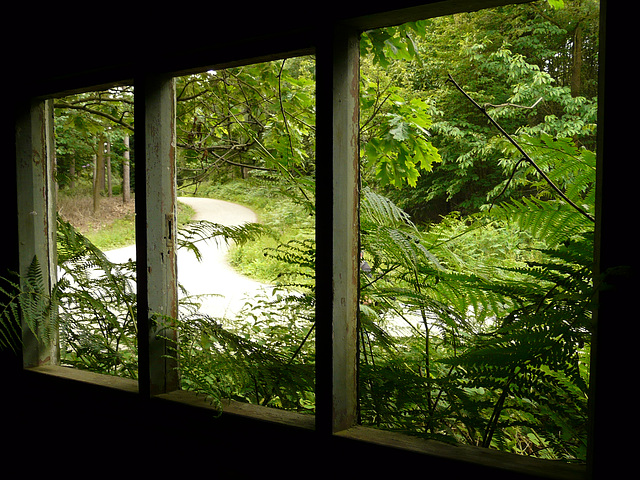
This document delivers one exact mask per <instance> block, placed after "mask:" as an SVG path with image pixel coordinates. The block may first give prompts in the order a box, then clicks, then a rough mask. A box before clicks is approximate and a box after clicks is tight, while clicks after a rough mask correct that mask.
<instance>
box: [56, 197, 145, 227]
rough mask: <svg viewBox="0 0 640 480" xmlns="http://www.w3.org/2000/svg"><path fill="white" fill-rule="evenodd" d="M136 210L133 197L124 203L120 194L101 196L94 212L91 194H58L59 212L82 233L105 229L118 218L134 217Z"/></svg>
mask: <svg viewBox="0 0 640 480" xmlns="http://www.w3.org/2000/svg"><path fill="white" fill-rule="evenodd" d="M134 212H135V202H134V200H133V198H132V199H131V200H129V201H128V202H127V203H123V201H122V197H120V196H117V197H110V198H109V197H101V198H100V202H99V206H98V210H97V211H96V212H94V211H93V198H92V197H90V196H83V195H77V196H76V195H74V196H65V195H59V196H58V213H59V214H60V216H61V217H62V218H63V219H65V220H66V221H67V222H69V223H70V224H71V225H73V226H74V227H76V228H77V229H78V231H79V232H80V233H82V234H87V233H89V232H91V231H95V230H100V229H103V228H105V227H108V226H109V225H111V224H113V223H114V222H115V221H117V220H121V219H124V218H133V215H134Z"/></svg>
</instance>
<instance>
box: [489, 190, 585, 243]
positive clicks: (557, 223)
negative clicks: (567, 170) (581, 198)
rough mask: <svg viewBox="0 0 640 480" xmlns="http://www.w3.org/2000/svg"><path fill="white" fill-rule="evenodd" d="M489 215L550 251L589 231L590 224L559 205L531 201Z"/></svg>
mask: <svg viewBox="0 0 640 480" xmlns="http://www.w3.org/2000/svg"><path fill="white" fill-rule="evenodd" d="M492 215H494V216H495V217H496V218H500V219H502V220H505V221H510V222H513V223H514V224H516V225H517V226H518V227H519V228H520V229H521V230H524V231H527V232H529V233H530V234H531V235H533V236H534V237H535V238H537V239H538V240H540V241H543V242H545V244H546V245H548V246H550V247H554V246H556V245H559V244H561V243H562V242H565V241H567V240H570V239H572V238H574V237H575V236H578V235H584V234H585V233H588V232H592V231H593V223H592V222H590V221H589V220H588V219H587V218H585V217H584V215H580V214H579V213H578V212H576V211H575V210H573V209H571V208H569V207H567V206H566V205H564V204H562V203H560V202H555V201H543V200H540V199H537V198H534V197H529V198H522V199H521V200H511V201H509V202H505V203H502V204H500V205H499V206H497V207H495V208H494V210H493V211H492Z"/></svg>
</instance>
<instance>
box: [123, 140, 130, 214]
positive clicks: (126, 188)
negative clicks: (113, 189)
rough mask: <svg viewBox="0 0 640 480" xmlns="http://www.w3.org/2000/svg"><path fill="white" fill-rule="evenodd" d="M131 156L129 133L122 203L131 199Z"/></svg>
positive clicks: (125, 153)
mask: <svg viewBox="0 0 640 480" xmlns="http://www.w3.org/2000/svg"><path fill="white" fill-rule="evenodd" d="M130 168H131V167H130V156H129V135H128V134H125V136H124V158H123V159H122V203H127V202H128V201H129V200H131V180H130V178H129V175H130Z"/></svg>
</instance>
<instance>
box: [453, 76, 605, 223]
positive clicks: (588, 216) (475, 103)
mask: <svg viewBox="0 0 640 480" xmlns="http://www.w3.org/2000/svg"><path fill="white" fill-rule="evenodd" d="M449 81H450V82H451V83H453V85H454V86H455V87H456V88H457V89H458V90H459V91H460V93H462V94H463V95H464V96H465V97H467V99H468V100H469V101H470V102H471V103H472V104H473V105H474V106H475V107H476V108H478V110H480V111H481V112H482V113H483V114H484V115H485V116H486V117H487V118H488V119H489V121H490V122H491V123H492V124H493V126H495V127H496V128H497V129H498V130H499V131H500V133H502V135H504V136H505V138H506V139H507V140H509V142H511V144H512V145H513V146H514V147H516V148H517V149H518V151H519V152H520V153H521V154H522V156H523V157H524V159H525V160H526V161H527V162H528V163H529V165H531V166H532V167H533V168H534V169H535V170H536V171H537V172H538V173H539V174H540V176H541V177H542V178H543V179H544V180H545V181H546V182H547V183H548V184H549V186H550V187H551V188H552V189H553V190H554V191H555V192H556V193H557V194H558V195H559V196H560V197H561V198H562V199H563V200H564V201H565V202H567V203H568V204H569V205H571V206H572V207H573V208H575V209H576V210H577V211H578V212H580V213H581V214H582V215H584V216H585V217H586V218H588V219H589V220H591V221H592V222H595V218H593V217H592V216H591V215H589V214H588V213H587V212H585V211H584V210H583V209H582V208H580V207H579V206H578V205H576V204H575V203H573V202H572V201H571V200H570V199H569V198H568V197H567V196H566V195H565V194H564V193H563V192H562V190H560V189H559V188H558V187H557V185H556V184H555V183H553V182H552V181H551V179H550V178H549V177H548V176H547V175H546V174H545V173H544V172H543V171H542V169H541V168H540V167H539V166H538V165H537V164H536V162H534V161H533V159H532V158H531V157H530V156H529V155H528V154H527V152H525V151H524V149H523V148H522V147H521V146H520V145H519V144H518V142H516V141H515V140H514V139H513V138H512V137H511V135H509V134H508V133H507V132H506V131H505V130H504V128H502V126H501V125H500V124H499V123H498V122H496V121H495V120H494V119H493V117H491V115H489V114H488V113H487V110H486V108H484V107H481V106H480V105H478V103H477V102H476V101H475V100H474V99H473V98H471V97H470V96H469V94H468V93H467V92H465V91H464V90H463V89H462V87H461V86H460V85H458V83H457V82H456V81H455V80H454V79H453V77H452V76H451V74H449Z"/></svg>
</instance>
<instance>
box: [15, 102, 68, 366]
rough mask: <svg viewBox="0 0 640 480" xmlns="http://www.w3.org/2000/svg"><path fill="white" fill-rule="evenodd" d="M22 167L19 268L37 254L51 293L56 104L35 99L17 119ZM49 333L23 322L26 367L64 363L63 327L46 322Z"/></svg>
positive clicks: (23, 271) (23, 273)
mask: <svg viewBox="0 0 640 480" xmlns="http://www.w3.org/2000/svg"><path fill="white" fill-rule="evenodd" d="M16 162H17V163H16V168H17V184H18V189H17V194H18V198H17V204H18V210H17V214H18V240H19V243H20V259H19V265H20V269H19V274H20V275H21V277H22V278H24V277H25V276H26V275H27V271H28V269H29V266H30V265H31V263H32V262H33V260H34V258H37V260H38V263H39V264H40V268H41V270H42V276H43V287H44V290H45V292H43V293H45V294H47V293H49V292H50V291H51V287H52V285H53V284H54V282H55V281H56V248H55V245H56V242H55V234H56V216H55V204H56V200H55V197H56V189H55V143H54V135H53V104H52V102H51V100H34V101H32V102H31V103H30V104H28V105H26V106H24V108H23V109H22V111H21V112H20V113H19V115H18V119H17V122H16ZM42 330H43V331H45V330H47V331H48V332H49V334H48V335H46V336H44V335H43V336H40V338H38V335H34V334H33V333H32V332H31V330H30V329H29V328H28V327H27V325H26V324H24V321H23V325H22V340H23V363H24V366H25V367H34V366H38V365H46V364H57V363H59V357H60V355H59V348H58V331H57V328H56V327H55V326H53V325H42Z"/></svg>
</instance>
